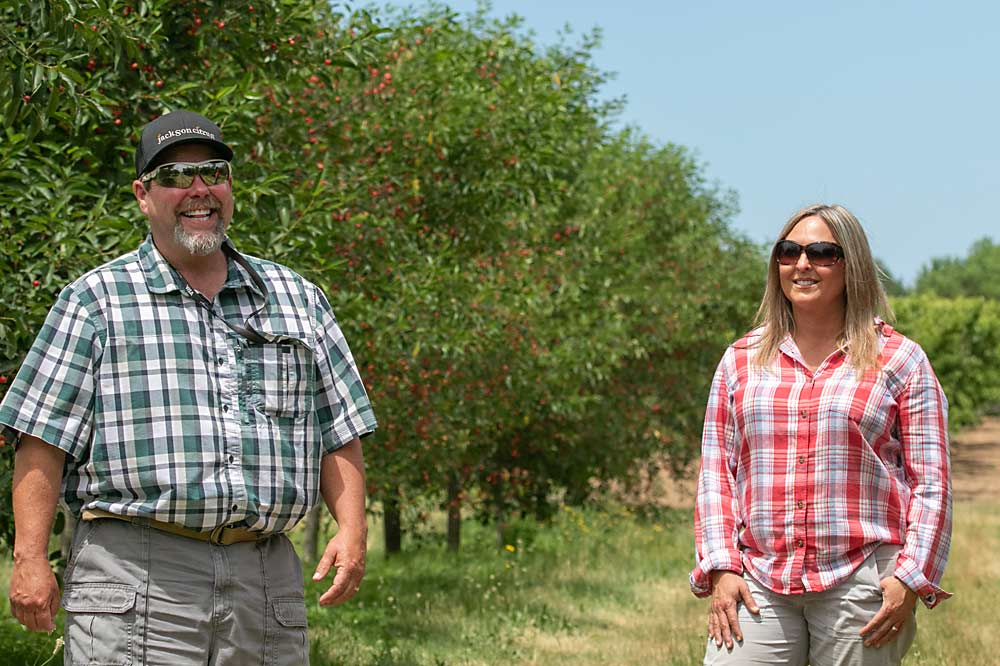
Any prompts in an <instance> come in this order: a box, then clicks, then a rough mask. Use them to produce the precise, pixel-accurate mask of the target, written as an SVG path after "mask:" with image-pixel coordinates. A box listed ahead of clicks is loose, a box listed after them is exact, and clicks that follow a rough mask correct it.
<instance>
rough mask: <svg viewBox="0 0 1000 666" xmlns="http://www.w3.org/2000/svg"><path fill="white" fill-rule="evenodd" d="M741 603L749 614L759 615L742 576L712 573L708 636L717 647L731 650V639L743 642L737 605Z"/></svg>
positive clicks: (730, 572)
mask: <svg viewBox="0 0 1000 666" xmlns="http://www.w3.org/2000/svg"><path fill="white" fill-rule="evenodd" d="M740 601H742V602H743V603H744V604H745V605H746V607H747V610H749V611H750V612H751V613H755V614H756V613H760V609H759V608H757V604H756V603H755V602H754V600H753V597H752V596H751V595H750V588H749V587H748V586H747V583H746V581H745V580H743V576H741V575H740V574H738V573H734V572H732V571H713V572H712V605H711V607H710V608H709V610H708V636H709V638H712V639H714V640H715V645H716V646H717V647H722V644H723V643H725V644H726V648H727V649H730V650H731V649H732V648H733V637H735V638H736V640H737V641H740V642H742V641H743V632H742V631H741V630H740V621H739V619H738V617H737V613H736V609H737V604H738V603H739V602H740Z"/></svg>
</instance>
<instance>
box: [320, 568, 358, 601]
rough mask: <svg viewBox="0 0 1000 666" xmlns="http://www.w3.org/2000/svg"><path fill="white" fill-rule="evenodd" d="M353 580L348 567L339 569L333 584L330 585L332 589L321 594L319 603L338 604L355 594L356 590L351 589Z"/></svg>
mask: <svg viewBox="0 0 1000 666" xmlns="http://www.w3.org/2000/svg"><path fill="white" fill-rule="evenodd" d="M351 580H352V576H351V574H350V572H349V571H347V568H346V567H341V568H340V569H338V570H337V575H336V576H334V577H333V584H332V585H330V589H328V590H327V591H326V592H324V593H323V595H322V596H320V598H319V605H320V606H336V605H337V604H340V603H343V602H345V601H347V600H348V599H350V598H351V597H352V596H354V590H352V589H351ZM345 595H346V596H345Z"/></svg>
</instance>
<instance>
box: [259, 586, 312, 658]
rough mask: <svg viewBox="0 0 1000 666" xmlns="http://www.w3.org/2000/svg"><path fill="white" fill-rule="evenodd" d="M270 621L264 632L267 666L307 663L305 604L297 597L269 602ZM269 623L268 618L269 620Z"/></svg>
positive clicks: (307, 636) (307, 645) (307, 634)
mask: <svg viewBox="0 0 1000 666" xmlns="http://www.w3.org/2000/svg"><path fill="white" fill-rule="evenodd" d="M271 612H272V614H273V621H272V622H270V624H271V626H270V631H269V632H268V643H269V645H268V652H270V654H271V661H270V664H271V666H304V665H307V664H308V663H309V633H308V628H307V622H306V602H305V599H303V598H301V597H290V598H280V599H275V600H274V601H272V602H271ZM269 619H270V618H269Z"/></svg>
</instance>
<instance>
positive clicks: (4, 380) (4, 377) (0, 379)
mask: <svg viewBox="0 0 1000 666" xmlns="http://www.w3.org/2000/svg"><path fill="white" fill-rule="evenodd" d="M6 383H7V375H0V384H6Z"/></svg>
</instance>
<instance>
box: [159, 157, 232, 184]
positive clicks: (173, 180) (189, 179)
mask: <svg viewBox="0 0 1000 666" xmlns="http://www.w3.org/2000/svg"><path fill="white" fill-rule="evenodd" d="M232 175H233V167H232V165H231V164H229V162H227V161H226V160H206V161H204V162H170V163H168V164H161V165H160V166H158V167H156V168H155V169H153V170H152V171H150V172H149V173H146V174H143V175H142V177H140V178H139V180H140V181H142V182H143V183H148V182H149V181H153V182H154V183H156V184H157V185H160V186H161V187H176V188H180V189H185V188H188V187H191V184H192V183H193V182H194V177H195V176H200V177H201V180H202V182H203V183H205V184H206V185H218V184H219V183H223V182H226V181H227V180H229V178H230V176H232Z"/></svg>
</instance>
